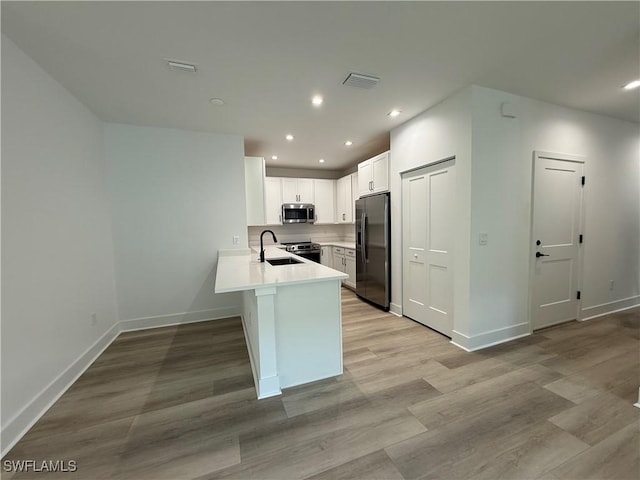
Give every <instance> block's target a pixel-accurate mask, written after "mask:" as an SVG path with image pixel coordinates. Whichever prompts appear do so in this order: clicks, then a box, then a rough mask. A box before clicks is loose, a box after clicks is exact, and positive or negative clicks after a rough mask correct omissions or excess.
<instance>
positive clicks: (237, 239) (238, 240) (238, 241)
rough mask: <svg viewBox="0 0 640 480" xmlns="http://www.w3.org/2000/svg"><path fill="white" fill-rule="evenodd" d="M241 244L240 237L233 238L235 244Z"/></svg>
mask: <svg viewBox="0 0 640 480" xmlns="http://www.w3.org/2000/svg"><path fill="white" fill-rule="evenodd" d="M239 243H240V237H239V236H238V235H234V236H233V244H234V245H238V244H239Z"/></svg>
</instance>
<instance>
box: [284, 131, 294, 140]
mask: <svg viewBox="0 0 640 480" xmlns="http://www.w3.org/2000/svg"><path fill="white" fill-rule="evenodd" d="M284 138H286V139H287V140H288V141H290V142H292V141H293V135H291V134H290V133H288V134H287V136H286V137H284Z"/></svg>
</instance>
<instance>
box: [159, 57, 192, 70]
mask: <svg viewBox="0 0 640 480" xmlns="http://www.w3.org/2000/svg"><path fill="white" fill-rule="evenodd" d="M165 61H166V62H167V65H168V66H169V68H170V69H171V70H178V71H179V72H191V73H196V70H197V69H196V66H195V65H193V64H191V63H185V62H179V61H177V60H169V59H168V58H165Z"/></svg>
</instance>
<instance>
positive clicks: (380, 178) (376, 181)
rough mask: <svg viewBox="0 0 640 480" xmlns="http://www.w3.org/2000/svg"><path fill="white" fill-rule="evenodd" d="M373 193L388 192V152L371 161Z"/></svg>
mask: <svg viewBox="0 0 640 480" xmlns="http://www.w3.org/2000/svg"><path fill="white" fill-rule="evenodd" d="M371 170H372V176H373V193H378V192H386V191H388V190H389V152H385V153H383V154H381V155H378V156H377V157H374V158H372V159H371Z"/></svg>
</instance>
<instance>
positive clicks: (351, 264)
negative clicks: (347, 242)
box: [344, 248, 356, 288]
mask: <svg viewBox="0 0 640 480" xmlns="http://www.w3.org/2000/svg"><path fill="white" fill-rule="evenodd" d="M344 261H345V273H346V274H347V275H349V278H347V279H346V280H345V281H344V283H345V285H347V286H348V287H351V288H356V251H355V250H351V249H348V248H345V250H344Z"/></svg>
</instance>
